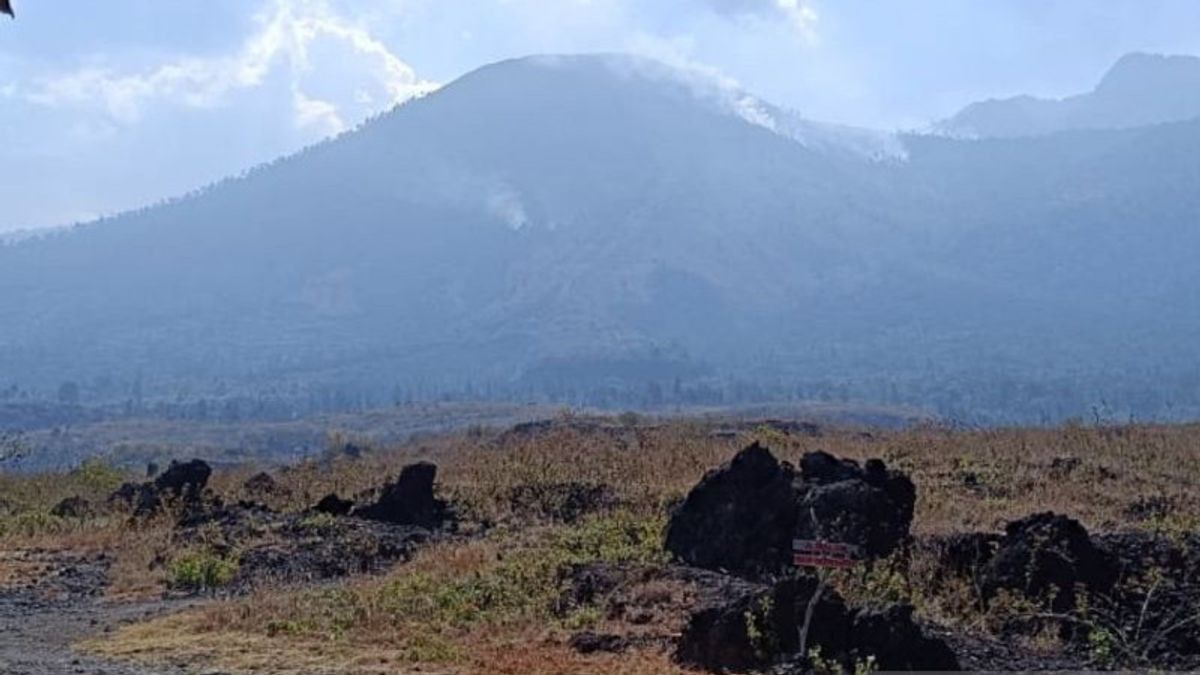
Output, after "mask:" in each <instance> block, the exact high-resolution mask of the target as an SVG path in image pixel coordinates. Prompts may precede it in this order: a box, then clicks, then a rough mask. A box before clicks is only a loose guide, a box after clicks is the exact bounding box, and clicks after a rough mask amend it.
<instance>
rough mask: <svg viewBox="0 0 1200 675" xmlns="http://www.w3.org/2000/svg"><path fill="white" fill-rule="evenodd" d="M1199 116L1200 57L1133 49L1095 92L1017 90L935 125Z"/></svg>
mask: <svg viewBox="0 0 1200 675" xmlns="http://www.w3.org/2000/svg"><path fill="white" fill-rule="evenodd" d="M1195 117H1200V58H1197V57H1194V56H1162V55H1155V54H1129V55H1128V56H1125V57H1123V58H1121V59H1120V60H1119V61H1117V63H1116V65H1114V66H1113V67H1112V69H1111V70H1109V71H1108V74H1107V75H1105V76H1104V78H1103V79H1102V80H1101V81H1100V84H1099V85H1098V86H1097V87H1096V88H1095V89H1094V90H1093V91H1091V92H1089V93H1086V94H1079V95H1077V96H1070V97H1067V98H1064V99H1044V98H1035V97H1032V96H1017V97H1014V98H1007V99H993V100H989V101H983V102H980V103H974V104H972V105H970V106H967V108H965V109H964V110H963V111H962V112H960V113H958V114H957V115H955V116H954V117H952V118H950V119H948V120H944V121H942V122H940V123H938V124H937V125H936V128H937V129H938V130H939V131H941V132H943V133H948V134H951V135H956V136H965V137H973V138H1012V137H1018V136H1037V135H1042V134H1049V133H1054V132H1058V131H1068V130H1079V129H1125V128H1131V127H1138V126H1146V125H1150V124H1161V123H1164V122H1179V121H1183V120H1188V119H1193V118H1195Z"/></svg>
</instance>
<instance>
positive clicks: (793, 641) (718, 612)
mask: <svg viewBox="0 0 1200 675" xmlns="http://www.w3.org/2000/svg"><path fill="white" fill-rule="evenodd" d="M816 589H817V581H816V580H815V579H813V578H811V577H800V578H797V579H789V580H786V581H783V582H780V583H779V584H776V585H773V586H771V585H762V586H749V587H746V586H730V587H728V596H727V597H726V598H723V599H722V601H721V602H719V603H716V604H711V605H709V606H707V607H701V608H699V609H698V610H697V611H696V612H695V613H694V614H693V615H692V617H691V619H690V620H689V621H688V624H687V627H686V628H685V629H684V631H683V634H682V635H681V636H680V639H679V646H678V648H677V649H676V652H675V658H676V660H678V661H679V662H680V663H682V664H684V665H689V666H695V667H699V668H703V669H705V670H709V671H712V672H745V671H749V670H756V669H761V668H764V667H766V666H768V665H770V664H771V663H772V662H773V661H775V660H776V659H778V658H779V657H780V656H781V655H784V654H792V653H795V652H797V651H798V650H799V649H800V633H799V630H800V626H801V625H802V623H803V621H804V613H805V610H806V608H807V604H808V602H809V600H810V599H811V598H812V596H813V593H814V592H815V591H816ZM849 637H850V617H849V613H848V612H847V610H846V605H845V603H844V602H843V601H842V599H841V598H840V597H839V596H838V595H837V594H836V593H833V592H832V591H830V590H828V589H826V590H825V591H824V592H823V593H822V595H821V598H820V599H819V601H818V602H817V604H816V606H815V607H814V612H813V621H812V627H811V628H810V630H809V636H808V640H809V641H808V646H809V647H810V648H811V647H814V646H820V648H821V650H822V652H823V653H824V654H826V655H829V656H830V657H831V658H836V657H837V655H840V654H845V653H846V652H847V639H848V638H849Z"/></svg>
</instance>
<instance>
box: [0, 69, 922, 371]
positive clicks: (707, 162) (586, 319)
mask: <svg viewBox="0 0 1200 675" xmlns="http://www.w3.org/2000/svg"><path fill="white" fill-rule="evenodd" d="M725 96H726V95H725V93H724V92H723V91H721V90H720V88H719V87H717V88H714V87H713V86H712V85H709V84H707V83H705V82H703V81H699V80H696V79H693V78H688V77H686V76H683V75H679V74H674V73H671V72H670V71H668V70H667V69H666V68H665V67H663V66H661V65H658V64H654V63H650V62H645V61H642V60H637V59H631V58H627V57H615V56H599V57H538V58H532V59H524V60H519V61H512V62H506V63H502V64H498V65H495V66H490V67H487V68H483V69H481V70H479V71H477V72H475V73H472V74H470V75H468V76H466V77H464V78H462V79H461V80H459V81H458V82H455V83H453V84H451V85H450V86H448V87H446V88H445V89H443V90H441V91H439V92H437V93H436V94H433V95H431V96H429V97H427V98H425V99H423V100H420V101H417V102H414V103H411V104H409V105H407V106H404V107H402V108H400V109H398V110H396V111H394V112H392V113H389V114H387V115H384V116H382V117H381V118H379V119H376V120H374V121H372V122H371V123H369V124H367V125H366V126H365V127H364V128H362V129H361V130H359V131H356V132H354V133H351V134H347V135H345V136H343V137H342V138H340V139H338V140H336V141H334V142H330V143H326V144H323V145H321V146H318V147H316V148H313V149H311V150H309V151H306V152H304V153H302V154H301V155H299V156H296V157H293V158H290V159H288V160H284V161H281V162H279V163H277V164H275V165H273V166H270V167H267V168H264V169H261V170H258V171H256V172H254V173H253V174H252V175H250V176H249V177H247V178H245V179H241V180H236V181H230V182H227V183H225V184H222V185H220V186H217V187H215V188H213V189H210V190H208V191H207V192H205V193H204V194H202V195H200V196H198V197H194V198H189V199H186V200H183V201H181V202H178V203H175V204H172V205H168V206H164V207H160V208H154V209H150V210H148V211H145V212H142V213H138V214H132V215H127V216H123V217H120V218H116V219H112V220H109V221H105V222H101V223H96V224H93V225H90V226H86V227H83V228H79V229H77V230H75V231H72V232H69V233H66V234H61V235H57V236H54V237H50V238H47V239H43V240H38V241H29V242H24V243H21V244H19V245H16V246H13V247H8V248H6V249H3V250H0V283H2V284H3V286H2V290H3V294H2V295H0V312H3V317H4V318H5V319H6V320H5V322H4V323H5V328H4V330H3V333H2V334H0V343H2V344H3V345H4V346H5V350H4V354H5V355H6V357H3V358H6V359H7V360H8V363H7V364H4V365H7V366H10V367H11V370H10V372H15V373H17V374H20V373H22V372H24V373H28V374H30V375H39V376H44V377H45V378H55V377H82V376H83V374H85V373H86V374H96V373H99V374H104V373H106V372H108V370H109V369H121V370H122V371H128V370H133V369H139V370H145V371H147V372H150V371H155V372H166V373H170V374H171V375H173V376H176V377H191V376H193V375H196V374H208V373H212V374H214V375H216V374H221V373H246V372H249V373H252V374H255V375H264V376H274V375H278V374H280V373H291V372H300V371H309V372H321V371H323V370H338V371H339V372H342V373H345V374H346V376H348V377H349V376H353V374H354V369H355V368H359V367H361V368H362V369H363V370H364V371H367V372H370V371H373V370H376V369H375V368H373V367H372V366H371V365H369V364H373V363H375V364H378V363H386V364H388V365H389V366H390V367H394V368H395V369H396V370H397V371H398V372H399V373H400V374H401V376H402V375H404V374H405V373H411V372H420V371H427V373H428V372H434V373H439V374H445V373H447V372H451V371H458V372H471V373H473V374H475V376H481V373H480V371H481V369H482V370H483V371H485V372H486V375H490V376H494V377H514V376H517V375H519V374H520V372H521V371H522V369H523V368H525V367H527V366H528V365H529V364H531V363H536V362H537V361H538V360H540V359H543V358H546V357H548V356H556V355H568V356H569V355H574V354H580V353H584V354H586V353H611V352H622V351H627V350H635V351H636V350H645V349H652V348H654V347H656V346H660V345H665V344H670V343H679V344H682V345H684V346H685V347H686V348H687V350H688V351H690V352H694V353H700V354H703V355H706V356H707V355H715V354H719V353H728V352H729V351H730V350H736V349H738V348H740V347H739V344H740V340H741V338H742V337H743V334H744V333H747V332H752V330H753V326H754V323H755V320H756V319H758V318H761V317H764V316H768V315H769V316H772V317H787V316H789V315H791V314H793V313H795V312H798V311H799V310H800V308H801V307H802V302H801V301H802V300H803V298H805V297H811V296H813V295H815V294H819V293H823V292H825V289H826V288H828V287H829V286H830V285H831V284H835V283H836V284H840V285H843V286H844V285H845V284H853V283H855V280H856V279H858V278H860V277H861V276H862V275H863V274H864V273H865V272H864V271H863V270H864V269H865V268H869V267H870V266H871V265H874V264H878V261H877V260H876V259H877V258H878V259H888V258H891V257H894V256H897V255H901V252H900V251H897V250H890V249H880V250H879V251H866V252H865V254H862V253H863V252H864V251H865V249H863V248H862V246H861V245H862V244H864V243H867V242H869V241H870V240H871V239H872V238H873V237H877V236H878V235H879V234H880V232H881V231H886V230H889V229H892V228H893V225H892V224H891V223H890V222H886V221H885V220H884V219H883V218H882V212H881V211H880V210H879V207H878V203H879V200H877V199H874V198H871V197H866V196H864V195H871V194H874V193H875V192H877V191H878V189H879V185H880V181H879V179H878V177H877V176H876V175H875V174H876V173H877V172H878V171H881V170H883V169H880V168H877V167H875V166H873V165H872V164H871V163H869V162H864V161H863V160H861V159H860V158H858V157H857V156H854V155H853V153H850V154H848V155H846V156H832V155H831V154H829V153H821V152H816V151H814V150H810V149H808V148H806V147H805V146H804V145H802V144H801V143H798V142H795V141H794V140H793V139H791V138H787V137H784V136H781V135H780V134H778V133H774V132H772V131H771V130H770V129H767V128H764V127H763V126H761V125H760V124H756V123H753V122H751V121H747V120H746V119H745V117H744V116H742V115H740V114H738V112H737V110H735V109H732V108H731V107H730V106H729V105H728V100H727V98H726V97H725ZM856 251H857V252H856ZM714 321H717V322H718V323H719V324H720V326H721V328H720V329H719V330H712V329H711V325H712V324H713V322H714ZM362 364H368V365H362Z"/></svg>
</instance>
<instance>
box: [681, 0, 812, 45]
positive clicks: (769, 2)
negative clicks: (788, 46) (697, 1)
mask: <svg viewBox="0 0 1200 675" xmlns="http://www.w3.org/2000/svg"><path fill="white" fill-rule="evenodd" d="M704 2H705V4H707V5H708V6H709V7H710V8H712V9H713V10H715V11H716V12H718V13H720V14H727V15H734V16H760V17H782V18H784V19H786V20H787V21H788V22H789V23H790V24H791V25H792V27H793V28H794V29H795V30H796V32H798V33H799V34H800V35H801V36H802V37H803V38H804V39H805V40H806V41H808V42H810V43H815V42H817V38H818V35H817V23H818V21H819V19H820V16H819V15H818V14H817V10H816V8H815V7H814V6H813V4H812V2H811V0H704Z"/></svg>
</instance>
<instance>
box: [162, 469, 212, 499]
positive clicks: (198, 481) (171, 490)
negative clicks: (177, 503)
mask: <svg viewBox="0 0 1200 675" xmlns="http://www.w3.org/2000/svg"><path fill="white" fill-rule="evenodd" d="M210 476H212V467H210V466H209V465H208V463H207V462H205V461H203V460H199V459H193V460H191V461H190V462H171V465H170V466H169V467H167V470H166V471H164V472H162V474H160V475H159V476H158V477H157V478H155V479H154V482H153V485H154V489H155V491H157V492H158V493H159V494H160V495H170V496H173V497H185V498H186V497H195V496H198V495H199V494H200V493H201V492H203V491H204V488H205V486H207V485H208V479H209V477H210Z"/></svg>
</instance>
